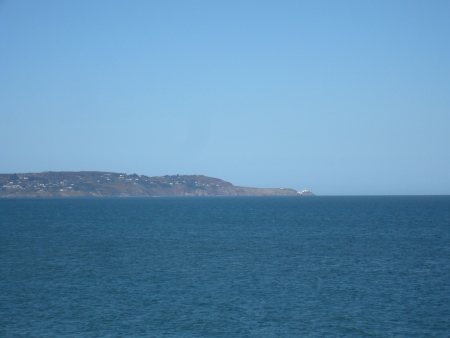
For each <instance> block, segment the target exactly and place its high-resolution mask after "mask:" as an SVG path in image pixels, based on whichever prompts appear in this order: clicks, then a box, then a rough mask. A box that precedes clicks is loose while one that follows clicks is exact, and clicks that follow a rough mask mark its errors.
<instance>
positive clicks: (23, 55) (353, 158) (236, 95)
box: [0, 0, 450, 195]
mask: <svg viewBox="0 0 450 338" xmlns="http://www.w3.org/2000/svg"><path fill="white" fill-rule="evenodd" d="M449 15H450V2H449V1H413V0H412V1H341V2H336V1H264V0H261V1H203V0H199V1H175V0H174V1H105V0H102V1H95V2H94V1H84V0H80V1H56V0H52V1H50V0H42V1H31V0H23V1H8V0H6V1H0V151H1V157H0V173H25V172H42V171H108V172H123V173H129V174H133V173H137V174H139V175H147V176H160V175H176V174H180V175H181V174H201V175H206V176H211V177H216V178H220V179H223V180H225V181H229V182H231V183H233V184H234V185H241V186H249V187H287V188H293V189H296V190H302V189H304V188H307V189H309V190H311V191H312V192H314V193H316V194H317V195H372V194H373V195H379V194H383V195H411V194H443V195H448V194H450V175H449V173H450V156H449V153H450V152H449V147H450V132H449V126H450V67H449V64H450V63H449V60H450V39H449V38H448V36H449V35H450V34H449V33H450V21H449V20H448V17H449Z"/></svg>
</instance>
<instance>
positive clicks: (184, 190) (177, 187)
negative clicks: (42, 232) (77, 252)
mask: <svg viewBox="0 0 450 338" xmlns="http://www.w3.org/2000/svg"><path fill="white" fill-rule="evenodd" d="M311 194H312V193H310V192H308V194H305V193H304V192H297V191H296V190H294V189H287V188H286V189H285V188H267V189H266V188H249V187H240V186H234V185H233V184H231V183H230V182H226V181H223V180H220V179H217V178H212V177H207V176H203V175H165V176H154V177H149V176H145V175H137V174H133V175H129V174H123V173H112V172H99V171H79V172H51V171H47V172H42V173H24V174H0V197H84V196H93V197H139V196H142V197H144V196H303V195H311Z"/></svg>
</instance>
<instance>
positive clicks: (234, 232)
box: [0, 196, 450, 337]
mask: <svg viewBox="0 0 450 338" xmlns="http://www.w3.org/2000/svg"><path fill="white" fill-rule="evenodd" d="M0 336H1V337H339V336H341V337H387V336H395V337H449V336H450V197H449V196H425V197H419V196H416V197H414V196H408V197H406V196H404V197H401V196H396V197H306V198H305V197H274V198H272V197H261V198H259V197H217V198H212V197H209V198H201V197H200V198H181V197H180V198H117V199H107V198H105V199H100V198H99V199H95V198H92V199H10V200H8V199H3V200H0Z"/></svg>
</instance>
